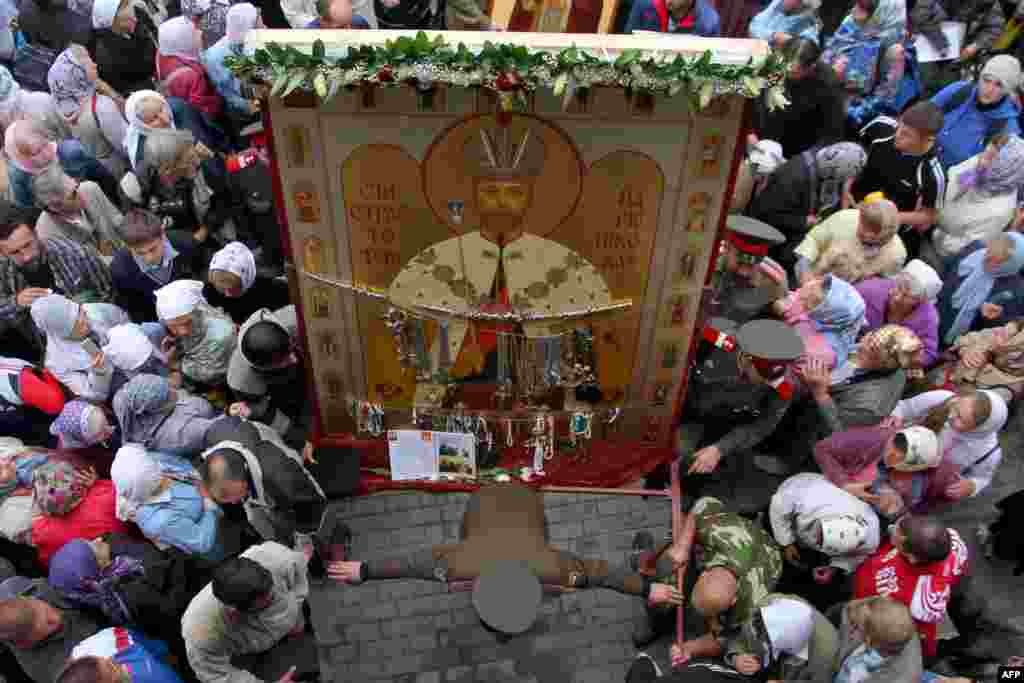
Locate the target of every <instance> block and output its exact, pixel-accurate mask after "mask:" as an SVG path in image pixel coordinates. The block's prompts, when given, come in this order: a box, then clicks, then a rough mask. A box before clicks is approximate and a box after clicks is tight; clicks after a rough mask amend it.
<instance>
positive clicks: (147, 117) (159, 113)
mask: <svg viewBox="0 0 1024 683" xmlns="http://www.w3.org/2000/svg"><path fill="white" fill-rule="evenodd" d="M139 118H141V119H142V122H143V123H144V124H146V125H147V126H149V127H150V128H170V127H171V123H172V122H173V119H172V117H171V112H170V110H169V109H168V108H167V107H165V106H164V103H163V102H162V101H160V100H159V99H157V98H155V97H147V98H146V99H144V100H142V102H141V103H139Z"/></svg>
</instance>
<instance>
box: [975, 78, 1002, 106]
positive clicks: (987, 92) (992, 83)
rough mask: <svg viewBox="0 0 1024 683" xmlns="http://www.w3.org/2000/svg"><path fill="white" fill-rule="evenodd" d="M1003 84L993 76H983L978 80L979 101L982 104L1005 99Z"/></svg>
mask: <svg viewBox="0 0 1024 683" xmlns="http://www.w3.org/2000/svg"><path fill="white" fill-rule="evenodd" d="M1004 94H1006V93H1005V92H1004V91H1003V84H1002V83H1000V82H999V81H997V80H996V79H994V78H992V77H991V76H982V77H981V80H979V81H978V102H980V103H981V104H995V103H996V102H998V101H999V100H1001V99H1003V95H1004Z"/></svg>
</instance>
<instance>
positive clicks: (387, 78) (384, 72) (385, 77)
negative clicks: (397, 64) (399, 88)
mask: <svg viewBox="0 0 1024 683" xmlns="http://www.w3.org/2000/svg"><path fill="white" fill-rule="evenodd" d="M377 80H378V81H380V82H381V83H391V82H392V81H394V80H395V74H394V73H393V72H392V71H391V67H390V66H386V67H384V68H383V69H381V70H380V71H378V72H377Z"/></svg>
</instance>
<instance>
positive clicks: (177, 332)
mask: <svg viewBox="0 0 1024 683" xmlns="http://www.w3.org/2000/svg"><path fill="white" fill-rule="evenodd" d="M164 326H165V327H166V328H167V331H168V332H170V333H171V335H172V336H174V337H187V336H189V335H190V334H192V329H193V327H194V325H193V321H192V314H191V313H189V314H188V315H182V316H178V317H177V318H171V319H170V320H165V321H164Z"/></svg>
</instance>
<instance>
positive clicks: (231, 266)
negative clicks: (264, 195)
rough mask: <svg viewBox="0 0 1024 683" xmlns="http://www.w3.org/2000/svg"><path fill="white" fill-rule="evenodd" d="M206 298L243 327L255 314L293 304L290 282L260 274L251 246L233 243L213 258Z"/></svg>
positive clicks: (205, 292)
mask: <svg viewBox="0 0 1024 683" xmlns="http://www.w3.org/2000/svg"><path fill="white" fill-rule="evenodd" d="M203 296H204V297H205V298H206V301H207V302H209V304H210V306H212V307H214V308H218V309H220V310H222V311H224V312H225V313H227V314H228V315H229V316H231V319H232V320H233V321H235V323H236V324H238V325H241V324H243V323H245V321H246V320H248V319H249V316H251V315H252V314H253V313H255V312H256V311H258V310H260V309H261V308H269V309H270V310H272V311H276V310H277V309H279V308H284V307H285V306H287V305H288V304H289V303H291V301H290V298H289V294H288V283H286V282H282V281H281V280H277V279H275V278H272V277H266V276H264V275H260V274H259V272H258V270H257V268H256V258H255V256H254V255H253V253H252V251H250V249H249V247H247V246H245V245H244V244H242V243H241V242H231V243H229V244H228V245H226V246H225V247H224V248H223V249H221V250H220V251H218V252H217V253H215V254H214V255H213V259H212V260H211V261H210V268H209V272H208V274H207V285H206V289H204V290H203Z"/></svg>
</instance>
